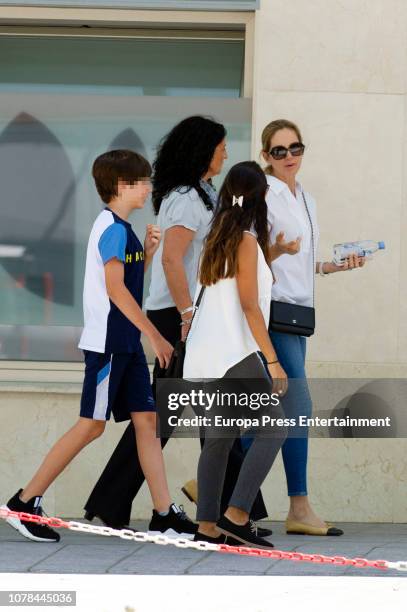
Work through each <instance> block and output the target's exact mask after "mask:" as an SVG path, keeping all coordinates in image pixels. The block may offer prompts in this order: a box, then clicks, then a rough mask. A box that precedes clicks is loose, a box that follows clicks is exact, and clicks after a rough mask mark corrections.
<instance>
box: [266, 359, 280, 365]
mask: <svg viewBox="0 0 407 612" xmlns="http://www.w3.org/2000/svg"><path fill="white" fill-rule="evenodd" d="M273 363H278V359H276V360H275V361H268V362H267V365H272V364H273Z"/></svg>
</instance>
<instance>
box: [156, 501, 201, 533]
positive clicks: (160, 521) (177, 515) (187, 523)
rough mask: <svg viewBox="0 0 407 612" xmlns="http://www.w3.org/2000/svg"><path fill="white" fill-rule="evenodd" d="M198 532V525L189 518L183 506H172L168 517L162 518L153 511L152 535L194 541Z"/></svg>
mask: <svg viewBox="0 0 407 612" xmlns="http://www.w3.org/2000/svg"><path fill="white" fill-rule="evenodd" d="M197 530H198V525H196V524H195V523H194V522H193V521H191V519H190V518H188V516H187V515H186V513H185V512H184V509H183V507H182V506H180V507H178V506H177V505H176V504H171V506H170V508H169V511H168V514H167V515H166V516H161V515H160V514H159V513H158V512H157V511H156V510H153V516H152V518H151V521H150V524H149V526H148V533H149V534H150V535H166V536H169V537H180V538H186V539H187V540H192V538H193V537H194V535H195V534H196V532H197Z"/></svg>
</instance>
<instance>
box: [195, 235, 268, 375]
mask: <svg viewBox="0 0 407 612" xmlns="http://www.w3.org/2000/svg"><path fill="white" fill-rule="evenodd" d="M249 233H251V234H252V235H253V236H254V237H255V238H256V235H255V234H254V233H253V232H249ZM257 250H258V258H257V285H258V299H259V306H260V309H261V311H262V313H263V317H264V322H265V324H266V327H268V323H269V317H270V300H271V288H272V284H273V275H272V273H271V269H270V267H269V266H268V265H267V262H266V260H265V258H264V255H263V251H262V250H261V248H260V245H259V244H258V243H257ZM200 290H201V285H200V284H199V283H198V286H197V289H196V294H195V299H194V302H196V299H197V297H198V295H199V291H200ZM259 350H260V349H259V347H258V345H257V343H256V341H255V339H254V338H253V335H252V333H251V331H250V328H249V325H248V323H247V319H246V316H245V314H244V312H243V310H242V306H241V303H240V298H239V293H238V288H237V282H236V279H235V278H225V279H221V280H220V281H218V282H217V283H215V284H214V285H210V286H209V287H206V288H205V291H204V294H203V297H202V301H201V304H200V307H199V309H198V311H197V312H196V314H195V317H194V320H193V322H192V326H191V329H190V332H189V335H188V339H187V342H186V352H185V361H184V378H187V379H203V378H208V379H213V378H222V377H223V376H224V375H225V373H226V372H227V370H229V368H231V367H232V366H234V365H235V364H237V363H239V362H240V361H242V359H244V358H245V357H247V356H248V355H251V354H252V353H255V352H257V351H259Z"/></svg>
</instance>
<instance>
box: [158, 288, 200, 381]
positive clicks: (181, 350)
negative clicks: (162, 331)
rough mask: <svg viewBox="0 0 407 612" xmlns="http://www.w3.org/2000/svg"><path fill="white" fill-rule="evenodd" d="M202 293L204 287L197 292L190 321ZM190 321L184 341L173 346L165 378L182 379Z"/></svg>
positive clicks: (179, 341)
mask: <svg viewBox="0 0 407 612" xmlns="http://www.w3.org/2000/svg"><path fill="white" fill-rule="evenodd" d="M204 291H205V287H201V290H200V292H199V295H198V298H197V300H196V304H195V307H194V312H193V315H192V321H193V320H194V317H195V314H196V311H197V310H198V308H199V305H200V303H201V300H202V297H203V294H204ZM192 321H191V325H190V327H189V330H188V334H187V336H186V338H185V340H178V341H177V342H176V344H175V346H174V351H173V353H172V355H171V359H170V363H169V364H168V368H167V369H166V370H165V373H164V377H165V378H182V376H183V372H184V360H185V343H186V341H187V339H188V336H189V332H190V330H191V327H192Z"/></svg>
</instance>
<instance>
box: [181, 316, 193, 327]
mask: <svg viewBox="0 0 407 612" xmlns="http://www.w3.org/2000/svg"><path fill="white" fill-rule="evenodd" d="M189 323H192V317H191V319H185V320H184V321H181V323H180V325H181V326H182V325H188V324H189Z"/></svg>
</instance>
